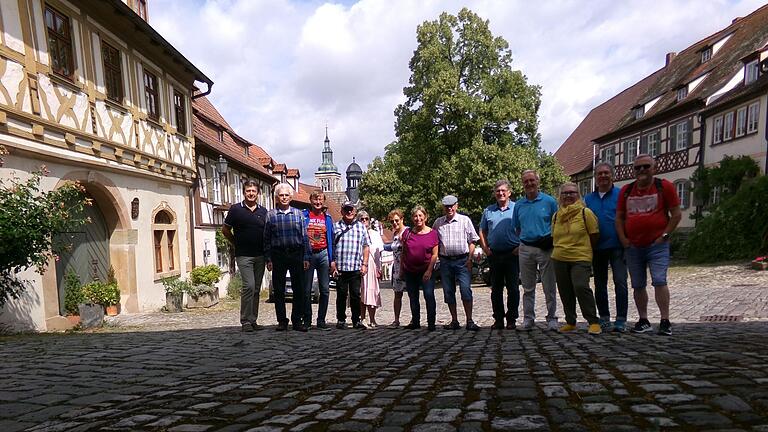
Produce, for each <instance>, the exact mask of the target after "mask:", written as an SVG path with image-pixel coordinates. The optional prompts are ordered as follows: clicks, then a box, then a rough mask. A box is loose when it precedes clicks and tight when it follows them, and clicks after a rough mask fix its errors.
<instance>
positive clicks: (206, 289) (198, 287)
mask: <svg viewBox="0 0 768 432" xmlns="http://www.w3.org/2000/svg"><path fill="white" fill-rule="evenodd" d="M189 279H190V284H191V286H190V287H189V290H188V291H187V293H188V294H189V297H188V298H187V307H188V308H194V307H211V306H213V305H215V304H217V303H218V302H219V290H218V289H217V288H216V282H218V281H219V279H221V269H220V268H219V266H217V265H215V264H209V265H206V266H201V267H195V268H194V269H192V272H191V273H190V275H189Z"/></svg>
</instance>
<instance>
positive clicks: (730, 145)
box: [704, 96, 768, 174]
mask: <svg viewBox="0 0 768 432" xmlns="http://www.w3.org/2000/svg"><path fill="white" fill-rule="evenodd" d="M759 100H760V114H759V115H758V124H757V133H753V134H750V135H745V136H743V137H740V138H736V139H733V140H730V141H726V142H724V143H721V144H717V145H714V146H713V145H712V130H713V129H714V119H715V117H718V116H720V115H722V114H723V113H726V112H729V111H735V108H730V109H728V110H724V111H722V112H720V113H715V114H711V115H710V116H709V117H708V118H707V137H706V143H707V150H706V151H705V152H704V165H706V166H712V165H715V164H717V163H719V162H720V161H721V160H722V159H723V157H725V155H729V156H736V157H738V156H741V155H749V156H751V157H752V158H753V159H755V161H756V162H757V165H758V166H759V167H760V172H761V173H763V174H765V162H766V157H767V156H768V155H766V149H768V143H766V140H765V130H766V126H768V125H766V123H765V119H766V113H768V97H766V96H762V97H760V99H759ZM754 101H755V100H754V99H753V100H751V101H749V102H747V103H746V104H740V105H738V107H741V106H744V105H747V106H748V105H751V104H752V103H754Z"/></svg>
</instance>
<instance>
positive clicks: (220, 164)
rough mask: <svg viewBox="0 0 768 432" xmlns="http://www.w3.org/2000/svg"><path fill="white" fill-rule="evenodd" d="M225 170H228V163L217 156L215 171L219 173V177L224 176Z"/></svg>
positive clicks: (222, 157)
mask: <svg viewBox="0 0 768 432" xmlns="http://www.w3.org/2000/svg"><path fill="white" fill-rule="evenodd" d="M227 168H229V162H227V160H226V159H224V156H222V155H219V160H218V161H216V171H218V172H219V176H224V175H226V174H227Z"/></svg>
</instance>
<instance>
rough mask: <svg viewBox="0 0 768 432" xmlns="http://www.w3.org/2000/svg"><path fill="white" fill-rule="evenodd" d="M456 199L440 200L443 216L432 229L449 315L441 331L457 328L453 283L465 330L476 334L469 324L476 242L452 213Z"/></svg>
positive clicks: (461, 219)
mask: <svg viewBox="0 0 768 432" xmlns="http://www.w3.org/2000/svg"><path fill="white" fill-rule="evenodd" d="M458 207H459V199H458V198H456V197H455V196H453V195H447V196H445V197H444V198H443V212H444V213H445V216H440V217H439V218H437V220H435V223H434V224H433V225H432V229H433V230H435V231H437V236H438V238H439V239H440V245H439V248H438V253H439V256H440V277H441V278H442V284H443V299H444V300H445V303H446V304H447V305H448V309H449V310H450V311H451V323H450V324H446V325H444V326H443V327H444V328H445V329H446V330H457V329H459V328H461V324H459V319H458V315H457V312H456V282H458V283H459V290H460V292H461V302H462V304H463V305H464V314H465V315H466V316H467V330H472V331H477V330H480V327H478V325H477V324H475V322H474V321H472V286H471V284H472V257H473V256H474V252H475V242H476V241H477V240H478V239H479V238H480V237H478V235H477V231H475V226H474V225H472V220H471V219H469V217H467V216H465V215H463V214H459V213H456V209H457V208H458Z"/></svg>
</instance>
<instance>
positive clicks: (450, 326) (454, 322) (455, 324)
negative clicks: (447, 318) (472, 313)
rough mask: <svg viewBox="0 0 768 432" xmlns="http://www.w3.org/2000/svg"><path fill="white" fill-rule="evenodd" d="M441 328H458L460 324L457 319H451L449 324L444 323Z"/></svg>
mask: <svg viewBox="0 0 768 432" xmlns="http://www.w3.org/2000/svg"><path fill="white" fill-rule="evenodd" d="M443 328H444V329H446V330H458V329H460V328H461V324H459V322H458V321H451V323H450V324H446V325H444V326H443Z"/></svg>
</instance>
